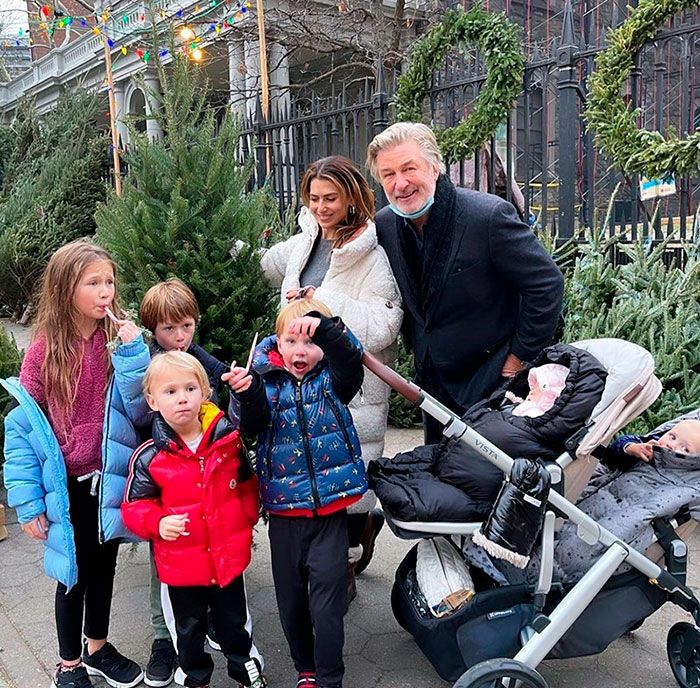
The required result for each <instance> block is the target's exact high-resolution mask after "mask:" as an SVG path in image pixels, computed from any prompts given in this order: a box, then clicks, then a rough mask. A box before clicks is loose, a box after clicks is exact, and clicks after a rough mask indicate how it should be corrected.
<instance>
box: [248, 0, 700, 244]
mask: <svg viewBox="0 0 700 688" xmlns="http://www.w3.org/2000/svg"><path fill="white" fill-rule="evenodd" d="M505 1H506V6H505V7H504V8H503V9H505V10H506V11H507V12H508V13H509V14H511V15H512V16H515V17H516V18H517V20H518V21H519V23H520V24H521V26H523V27H527V26H529V27H532V25H533V21H534V20H533V19H532V17H530V20H529V23H528V20H527V16H522V15H523V12H524V9H523V8H524V7H526V6H527V7H529V5H530V4H529V3H528V4H527V5H521V4H518V5H517V6H516V5H515V4H514V3H510V2H508V0H505ZM491 5H492V9H494V3H493V2H492V3H491ZM546 7H547V8H549V3H548V2H547V6H546ZM604 7H607V8H608V10H609V12H608V14H610V13H612V14H611V16H607V15H606V16H601V15H602V13H603V9H601V8H604ZM495 9H498V8H497V7H496V8H495ZM542 11H544V10H542ZM552 16H553V17H554V19H556V21H554V19H552V20H551V21H550V20H549V19H548V21H547V30H546V32H545V33H544V34H542V38H541V40H537V36H536V35H535V33H534V32H533V31H532V28H530V33H528V32H527V31H525V30H524V34H525V40H524V42H523V45H524V50H525V53H526V56H527V65H526V69H525V74H524V79H523V89H522V93H521V95H520V97H519V99H518V102H517V105H516V107H515V108H514V111H513V113H512V115H511V116H510V117H509V118H508V121H507V122H505V123H504V126H503V127H502V131H501V132H499V134H498V135H497V137H496V138H494V139H493V140H492V141H491V142H490V144H489V145H488V146H487V147H486V148H485V150H484V151H482V152H479V153H477V154H476V155H475V156H474V157H473V158H472V159H471V160H468V161H463V162H462V163H460V164H459V165H457V166H455V167H454V168H453V169H452V170H451V174H452V177H453V179H454V180H455V181H456V182H458V183H462V184H464V185H469V186H475V187H477V188H485V189H487V190H491V191H494V190H495V180H496V174H495V173H496V170H495V159H496V156H495V154H496V153H500V155H501V157H502V160H503V163H504V166H505V168H506V170H507V177H508V178H509V179H511V178H512V179H513V180H515V181H516V182H517V186H518V187H519V188H520V189H521V190H522V193H523V195H524V204H523V205H524V207H523V210H524V216H525V217H526V218H528V219H529V221H530V222H531V223H533V224H537V225H538V226H539V227H540V228H541V229H543V230H545V231H547V232H551V233H552V234H554V235H556V236H557V237H559V238H562V239H564V238H566V237H570V236H572V235H574V234H575V233H576V232H577V231H578V230H579V229H580V228H582V227H592V228H596V229H600V228H602V226H603V222H604V219H605V217H606V216H607V215H610V222H609V223H608V225H607V227H606V231H607V232H609V233H616V234H619V233H624V234H625V235H626V236H627V237H628V238H630V239H636V238H638V237H648V238H649V239H650V240H651V241H655V240H659V239H661V238H663V237H665V236H667V235H673V236H674V237H678V238H679V239H680V240H693V239H694V238H695V233H696V232H697V229H698V228H697V226H695V227H694V225H697V222H696V210H697V199H696V197H697V192H698V190H699V189H700V176H684V177H682V178H679V179H676V180H675V181H676V185H677V189H678V190H677V193H676V194H675V195H673V196H670V197H666V198H663V199H660V200H658V201H654V202H652V201H646V202H643V201H641V200H640V198H639V179H638V178H637V177H636V176H633V177H629V178H627V177H624V176H623V175H621V174H620V173H619V172H617V171H615V170H612V169H609V163H608V161H607V160H606V159H605V158H604V156H603V155H602V154H601V153H600V152H599V151H598V150H597V149H596V147H595V146H594V144H593V140H592V135H591V133H590V132H589V131H588V130H587V128H586V125H585V121H584V119H583V110H584V108H585V102H586V79H587V76H588V75H589V74H590V73H591V72H592V70H593V68H594V60H595V56H596V55H597V54H598V53H599V52H600V51H601V50H603V49H604V48H605V26H606V25H607V26H610V25H613V26H614V25H617V24H619V23H621V22H622V21H624V19H625V11H624V10H620V6H619V4H614V0H612V2H611V1H610V0H603V2H598V3H596V2H594V0H584V1H583V2H579V3H577V4H576V5H572V3H571V2H570V0H566V1H565V3H564V4H563V5H562V10H561V11H560V12H557V13H556V14H553V15H552ZM553 26H556V27H557V28H558V29H559V34H558V37H556V38H554V37H552V36H551V30H552V27H553ZM699 29H700V11H699V10H698V9H695V10H692V11H689V12H686V13H685V14H684V15H682V16H679V17H677V18H675V19H674V21H673V22H672V23H670V24H669V25H668V27H666V28H665V29H664V30H663V31H661V32H660V33H659V34H658V35H657V37H656V39H655V41H654V42H652V43H649V44H648V45H646V46H645V47H644V49H643V50H642V51H641V52H640V53H639V55H638V56H637V59H636V62H635V68H634V70H633V72H632V75H631V78H630V80H629V84H628V86H627V92H626V93H625V94H623V97H625V98H626V99H627V100H628V102H629V103H630V106H631V107H633V108H639V109H640V115H639V123H640V126H644V127H646V128H649V129H656V130H659V131H663V132H665V131H667V130H668V128H669V127H672V128H674V130H675V131H676V132H677V133H678V134H679V136H681V137H682V136H684V135H686V134H687V133H688V132H690V131H694V130H695V128H696V127H697V126H699V125H700V76H699V75H700V72H699V71H698V66H699V65H698V57H699V56H700V51H699V50H698V43H700V30H699ZM484 78H485V73H484V69H483V63H482V62H481V60H480V59H479V56H478V54H476V53H475V52H471V53H465V52H463V51H462V52H459V53H458V52H457V51H454V53H453V54H450V55H448V57H447V58H446V60H445V65H444V68H443V69H442V70H441V71H440V73H436V74H434V75H433V83H432V85H431V89H430V95H429V98H427V99H426V103H425V112H424V116H425V121H429V122H431V123H432V124H433V125H434V126H437V127H444V126H446V125H453V124H455V123H456V122H458V121H459V120H460V119H462V118H463V117H464V116H465V115H467V114H468V112H469V110H470V108H471V107H472V104H473V102H474V100H475V98H476V97H477V96H478V93H479V89H480V87H481V85H482V84H483V81H484ZM393 92H394V84H393V83H391V80H387V79H385V77H384V70H383V68H382V66H381V63H380V64H379V66H378V68H377V70H376V78H375V79H374V80H373V81H370V80H367V81H366V83H365V88H364V90H363V89H360V90H359V92H358V91H357V90H356V91H355V93H354V94H353V95H352V97H351V96H350V95H348V93H347V92H342V93H340V94H336V95H332V96H331V97H329V98H325V99H319V98H316V99H312V100H311V101H308V100H307V101H305V102H303V103H302V102H294V101H293V100H292V99H291V98H288V99H281V100H278V101H277V102H276V103H273V105H272V107H271V110H270V112H269V114H268V116H267V117H264V116H263V113H262V111H261V108H260V105H259V103H258V107H257V109H256V112H254V113H253V114H252V115H251V116H249V117H247V118H246V119H245V121H244V125H243V132H242V136H241V148H242V152H243V154H244V155H245V156H249V155H253V156H254V157H255V161H256V173H255V184H257V185H262V184H263V183H265V182H267V183H268V184H270V185H271V186H272V188H273V189H274V191H275V193H276V195H277V199H278V203H279V207H280V212H284V211H285V210H286V209H287V208H289V207H290V206H293V205H295V204H296V203H297V202H298V201H297V195H296V190H297V186H298V183H299V180H300V179H301V176H302V175H303V172H304V170H305V169H306V168H307V167H308V165H309V164H310V163H311V162H312V161H314V160H316V159H318V158H320V157H324V156H326V155H331V154H342V155H346V156H348V157H350V158H351V159H352V160H354V161H355V162H356V163H357V164H358V165H361V166H364V158H365V152H366V148H367V144H368V143H369V141H370V140H371V139H372V137H373V136H374V135H375V134H376V133H378V132H380V131H382V130H383V129H384V128H386V127H387V126H388V125H389V123H390V122H391V120H392V115H393V112H392V107H393V106H392V98H393ZM484 155H486V157H488V158H489V162H488V164H484V159H483V156H484ZM484 177H485V178H484ZM618 185H619V187H618ZM375 188H376V187H375ZM616 189H617V193H616V194H615V193H614V192H615V190H616ZM512 193H513V189H512V188H511V186H510V185H509V184H506V188H505V190H504V191H503V195H505V196H507V197H508V198H509V199H510V198H511V194H512ZM516 193H517V192H516ZM377 200H378V205H380V206H381V205H383V204H384V203H385V199H384V198H383V195H382V193H381V189H377ZM609 205H611V206H612V207H611V208H610V213H608V210H609Z"/></svg>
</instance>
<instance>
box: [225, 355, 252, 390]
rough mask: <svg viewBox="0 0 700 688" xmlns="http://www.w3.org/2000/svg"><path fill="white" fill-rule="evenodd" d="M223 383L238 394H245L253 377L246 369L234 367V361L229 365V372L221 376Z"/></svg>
mask: <svg viewBox="0 0 700 688" xmlns="http://www.w3.org/2000/svg"><path fill="white" fill-rule="evenodd" d="M221 379H222V380H223V381H224V382H228V384H229V386H230V387H231V389H232V390H233V391H234V392H235V393H236V394H240V393H241V392H245V391H246V390H247V389H249V388H250V386H251V385H252V384H253V376H252V375H251V374H250V371H249V370H248V369H247V368H241V367H240V366H236V361H234V362H233V363H232V364H231V370H230V372H228V373H224V374H223V375H222V376H221Z"/></svg>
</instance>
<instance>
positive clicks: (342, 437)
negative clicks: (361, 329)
mask: <svg viewBox="0 0 700 688" xmlns="http://www.w3.org/2000/svg"><path fill="white" fill-rule="evenodd" d="M313 340H314V343H315V344H318V345H319V346H320V347H321V348H322V349H323V351H324V358H323V359H321V361H320V362H319V363H318V364H317V365H316V367H315V368H314V369H313V370H312V371H310V372H309V373H307V374H306V375H305V376H304V378H303V379H302V380H301V381H299V380H297V379H296V378H295V377H294V376H293V375H292V374H291V373H290V372H288V371H287V370H285V369H284V367H282V361H281V356H280V354H279V352H278V350H277V338H276V337H274V336H272V337H267V338H266V339H264V340H263V341H262V342H261V343H260V344H259V345H258V347H257V348H256V352H255V357H254V359H253V369H254V384H253V386H251V388H250V389H249V390H248V391H247V392H244V393H243V394H241V395H240V397H239V398H240V401H241V427H242V429H243V432H244V433H246V434H252V433H257V434H258V445H257V471H258V476H259V480H260V493H261V498H262V502H263V505H264V506H265V508H266V509H267V510H268V511H270V512H273V513H274V512H285V511H290V510H292V509H294V510H302V511H304V512H308V513H307V514H306V515H312V514H313V513H316V514H320V515H324V514H328V513H332V512H333V511H335V510H338V509H339V508H342V505H343V504H349V503H352V502H353V501H356V499H355V498H357V497H359V496H360V495H362V494H363V493H364V492H366V490H367V480H366V478H365V466H364V462H363V461H362V452H361V449H360V442H359V439H358V437H357V432H356V431H355V426H354V425H353V421H352V416H351V415H350V412H349V411H348V408H347V405H346V404H347V403H348V402H349V401H350V399H352V398H353V397H354V396H355V394H357V392H358V390H359V388H360V385H361V384H362V379H363V368H362V362H361V357H362V347H361V345H360V343H359V342H358V340H357V339H356V338H355V336H354V335H353V334H352V333H351V332H350V331H349V330H347V328H345V326H344V325H343V323H342V321H340V319H339V318H333V319H329V318H322V325H321V326H319V328H318V329H317V332H316V334H315V335H314V337H313Z"/></svg>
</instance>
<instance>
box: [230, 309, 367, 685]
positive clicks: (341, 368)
mask: <svg viewBox="0 0 700 688" xmlns="http://www.w3.org/2000/svg"><path fill="white" fill-rule="evenodd" d="M275 332H276V334H275V335H274V336H271V337H267V338H266V339H264V340H263V341H262V342H261V343H260V344H259V345H258V347H257V349H256V352H255V357H254V361H253V370H251V371H248V370H247V369H246V368H241V367H236V365H235V362H234V364H233V365H232V366H231V372H230V373H227V374H225V375H224V376H223V379H224V380H226V381H227V382H228V383H229V385H230V386H231V388H232V390H233V392H234V394H235V396H236V398H237V399H238V400H239V401H240V405H241V430H242V431H243V433H244V434H247V435H249V436H250V435H255V436H257V437H258V443H257V471H258V477H259V480H260V491H261V497H262V502H263V505H264V507H265V509H266V510H267V511H268V513H269V516H270V520H269V536H270V546H271V551H272V575H273V578H274V582H275V592H276V595H277V605H278V607H279V613H280V619H281V621H282V628H283V629H284V633H285V636H286V638H287V643H288V644H289V648H290V652H291V656H292V660H293V661H294V665H295V667H296V670H297V672H298V674H299V676H298V682H297V686H298V688H341V686H342V681H343V673H344V665H343V643H344V628H343V614H344V612H345V606H346V587H345V575H346V568H347V549H348V535H347V523H346V519H347V514H346V509H347V507H348V506H350V504H352V503H354V502H356V501H358V500H359V499H360V497H361V496H362V494H363V493H364V492H365V491H366V490H367V481H366V478H365V469H364V463H363V461H362V456H361V451H360V443H359V440H358V437H357V433H356V431H355V427H354V425H353V422H352V416H351V415H350V412H349V410H348V408H347V404H348V403H349V402H350V400H351V399H352V398H353V397H354V396H355V395H356V394H357V392H358V391H359V389H360V386H361V384H362V380H363V368H362V347H361V345H360V343H359V342H358V341H357V339H356V338H355V336H354V335H353V334H352V333H351V332H350V331H349V330H348V329H347V328H346V327H345V325H344V324H343V322H342V321H341V320H340V318H333V317H331V313H330V311H329V310H328V308H327V307H326V306H325V305H324V304H323V303H321V302H320V301H316V300H314V299H300V300H297V301H292V302H291V303H290V304H288V305H287V306H285V307H284V308H283V309H282V311H281V312H280V314H279V315H278V317H277V322H276V325H275Z"/></svg>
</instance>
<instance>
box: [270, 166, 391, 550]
mask: <svg viewBox="0 0 700 688" xmlns="http://www.w3.org/2000/svg"><path fill="white" fill-rule="evenodd" d="M300 195H301V199H302V201H303V203H304V207H303V208H302V210H301V213H300V214H299V227H300V229H301V231H300V232H299V233H298V234H295V235H294V236H292V237H291V238H289V239H287V240H286V241H284V242H281V243H279V244H276V245H275V246H272V247H271V248H270V249H269V250H268V251H267V252H266V253H265V254H264V256H263V258H262V261H261V266H262V270H263V272H264V274H265V277H266V278H267V280H268V281H269V282H270V284H272V285H273V286H280V287H281V298H280V302H281V304H282V305H284V304H286V303H287V301H288V300H291V299H293V298H298V297H299V296H300V291H301V288H302V287H303V288H304V290H303V291H302V292H301V294H302V295H305V296H307V297H311V296H313V297H314V298H316V299H319V300H320V301H323V303H325V304H326V305H327V306H328V307H329V308H330V309H331V311H332V313H333V314H334V315H339V316H340V317H341V318H342V319H343V322H345V324H346V325H347V326H348V327H349V328H350V330H352V332H353V333H354V334H355V336H356V337H357V338H358V339H359V340H360V342H361V343H362V346H363V347H364V348H365V350H366V351H368V352H370V353H372V354H374V355H375V356H377V357H378V358H379V359H380V360H382V361H383V362H384V363H389V364H390V363H392V362H393V361H394V360H395V358H396V340H397V337H398V334H399V330H400V329H401V320H402V318H403V312H402V310H401V296H400V293H399V289H398V286H397V284H396V280H395V279H394V275H393V274H392V272H391V268H390V267H389V260H388V258H387V256H386V253H384V249H383V248H382V247H381V246H379V244H378V243H377V232H376V228H375V226H374V222H373V221H372V219H371V218H372V217H373V216H374V195H373V194H372V191H371V189H370V188H369V185H368V184H367V182H366V180H365V178H364V177H363V176H362V174H361V173H360V171H359V170H358V169H357V168H356V167H355V165H354V164H353V163H352V162H351V161H350V160H348V159H346V158H343V157H341V156H332V157H329V158H324V159H322V160H319V161H317V162H316V163H313V164H312V165H311V166H310V167H309V169H308V170H307V172H306V174H305V175H304V178H303V180H302V183H301V188H300ZM388 400H389V388H388V387H387V386H386V385H385V384H384V383H383V382H381V381H380V380H379V379H378V378H377V377H375V376H374V375H373V374H372V373H370V372H369V371H368V370H365V379H364V383H363V385H362V390H361V391H360V394H358V395H357V396H356V397H355V398H354V399H353V400H352V402H351V403H350V411H351V413H352V416H353V420H354V422H355V427H356V428H357V431H358V433H359V436H360V442H361V444H362V455H363V458H364V460H365V463H367V462H368V461H370V460H371V459H377V458H379V457H380V456H381V455H382V452H383V450H384V434H385V432H386V423H387V414H388V411H389V401H388ZM375 503H376V497H375V496H374V493H368V494H367V495H365V496H364V497H363V499H362V500H361V501H360V502H358V503H357V504H356V505H353V506H352V507H351V508H350V512H351V513H367V512H369V511H370V510H371V509H372V508H373V507H374V505H375ZM366 554H369V553H366Z"/></svg>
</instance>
